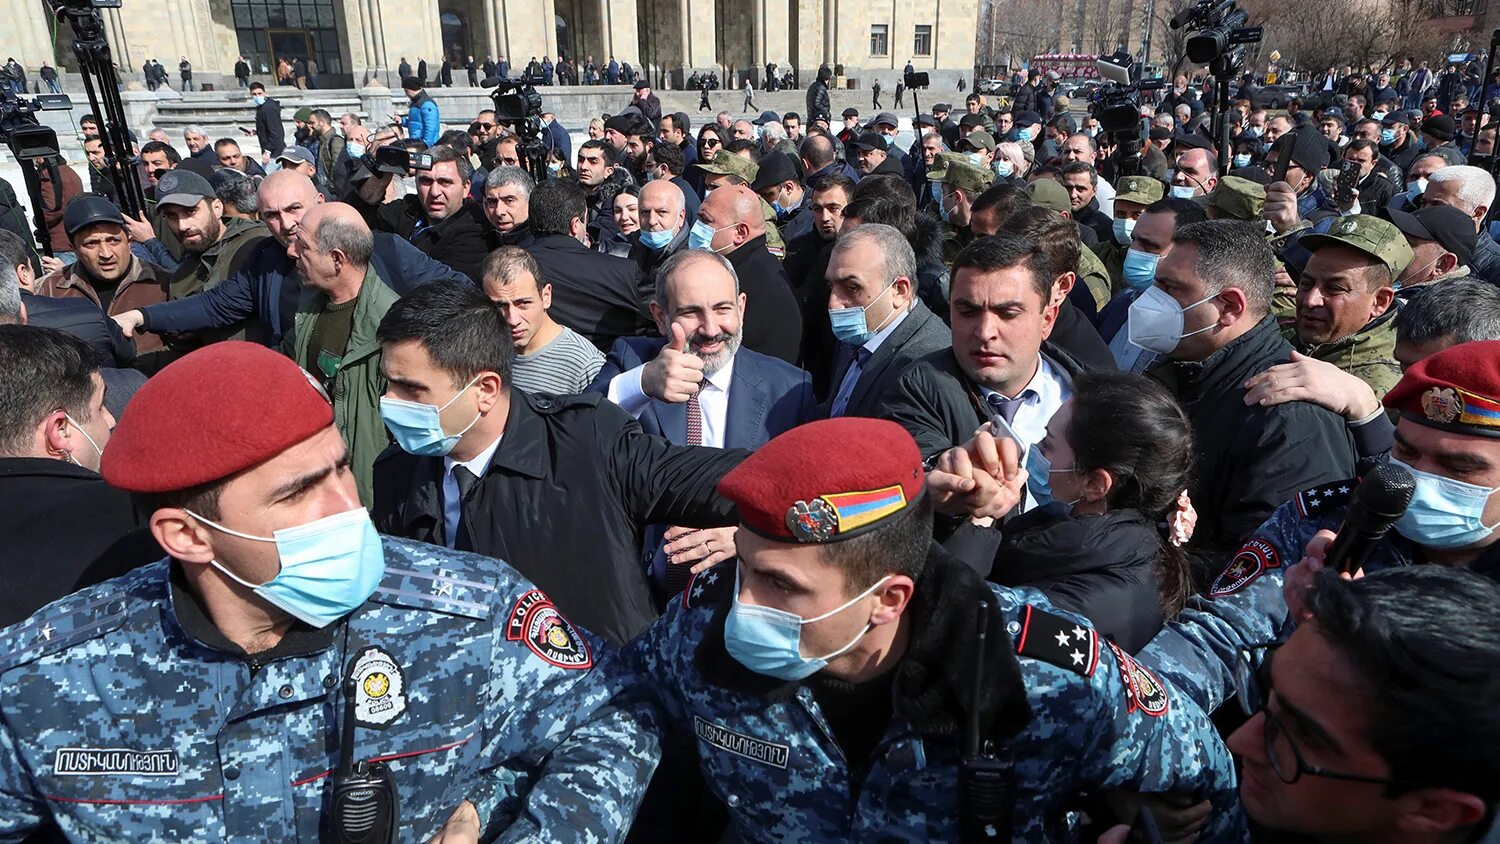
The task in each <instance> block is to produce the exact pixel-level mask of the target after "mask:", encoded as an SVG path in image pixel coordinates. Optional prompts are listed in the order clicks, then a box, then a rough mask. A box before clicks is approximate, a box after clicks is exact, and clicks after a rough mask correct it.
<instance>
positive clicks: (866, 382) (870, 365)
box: [821, 299, 953, 416]
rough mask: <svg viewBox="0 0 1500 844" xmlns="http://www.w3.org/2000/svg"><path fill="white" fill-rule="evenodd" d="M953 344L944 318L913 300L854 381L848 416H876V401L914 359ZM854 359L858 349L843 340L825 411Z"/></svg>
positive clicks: (831, 403)
mask: <svg viewBox="0 0 1500 844" xmlns="http://www.w3.org/2000/svg"><path fill="white" fill-rule="evenodd" d="M952 345H953V334H952V332H951V331H950V330H949V329H948V326H946V325H944V324H943V321H942V320H940V319H938V318H937V314H934V313H933V312H932V311H931V310H930V309H929V308H928V307H927V306H926V305H924V304H922V302H921V300H919V299H917V300H913V301H912V303H911V313H909V314H907V315H906V319H904V320H902V321H901V324H900V325H898V326H896V328H895V330H893V331H892V332H891V336H889V337H887V338H885V342H884V343H881V344H880V348H878V349H876V350H875V354H873V355H870V360H869V361H867V362H866V363H865V366H864V369H862V370H861V371H860V373H859V380H858V381H856V382H855V383H854V392H852V393H850V394H849V405H848V407H846V408H844V415H845V416H874V415H875V409H876V405H877V404H878V403H879V401H880V396H881V394H882V393H884V392H885V390H886V388H887V387H889V386H890V385H891V383H892V382H893V381H895V380H896V378H897V377H899V376H900V375H901V372H902V371H903V370H904V369H906V367H907V366H909V365H910V364H911V363H912V361H915V360H917V359H918V358H921V357H925V356H926V355H929V354H932V353H933V352H936V351H938V350H939V349H946V348H948V347H950V346H952ZM853 363H854V350H853V349H851V348H849V346H848V345H847V344H844V343H840V344H839V349H838V356H837V358H836V359H835V362H834V367H833V382H832V384H831V386H830V388H829V390H828V401H827V403H825V405H824V406H823V407H822V408H821V410H822V411H823V412H822V415H823V416H827V415H828V414H829V413H831V412H832V409H833V400H834V398H836V397H837V396H838V392H839V386H840V385H842V384H843V383H844V374H845V373H846V372H848V371H849V367H850V366H851V365H852V364H853Z"/></svg>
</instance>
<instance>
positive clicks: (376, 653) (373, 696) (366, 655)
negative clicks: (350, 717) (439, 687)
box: [350, 647, 406, 730]
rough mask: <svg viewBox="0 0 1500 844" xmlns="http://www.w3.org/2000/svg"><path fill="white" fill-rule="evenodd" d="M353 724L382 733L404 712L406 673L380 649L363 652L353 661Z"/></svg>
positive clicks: (372, 648) (373, 648)
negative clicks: (381, 731)
mask: <svg viewBox="0 0 1500 844" xmlns="http://www.w3.org/2000/svg"><path fill="white" fill-rule="evenodd" d="M350 674H351V676H353V677H354V682H355V687H354V723H355V724H356V725H358V726H361V727H369V728H373V729H377V730H383V729H385V728H386V727H387V726H389V725H390V724H391V722H393V721H395V720H396V719H397V718H399V717H401V713H403V712H405V711H406V672H405V671H404V670H403V669H402V668H401V666H400V664H398V663H397V662H396V660H395V658H393V657H392V656H391V655H390V654H388V653H386V652H385V651H383V650H381V649H380V648H375V647H370V648H365V649H364V650H363V651H361V652H360V654H359V658H358V659H356V660H354V668H353V670H352V671H351V672H350Z"/></svg>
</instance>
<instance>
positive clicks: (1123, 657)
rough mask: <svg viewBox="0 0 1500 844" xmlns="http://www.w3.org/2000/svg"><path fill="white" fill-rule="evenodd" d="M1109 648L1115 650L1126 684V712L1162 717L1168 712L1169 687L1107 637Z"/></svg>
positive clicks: (1123, 681) (1106, 642)
mask: <svg viewBox="0 0 1500 844" xmlns="http://www.w3.org/2000/svg"><path fill="white" fill-rule="evenodd" d="M1104 643H1105V644H1106V645H1109V649H1110V650H1111V651H1114V654H1115V661H1116V662H1118V663H1119V664H1120V681H1121V682H1122V683H1124V684H1125V700H1126V709H1125V711H1126V712H1135V711H1137V710H1139V711H1141V712H1144V713H1146V714H1147V715H1150V716H1152V717H1153V718H1155V717H1160V716H1162V715H1165V714H1167V709H1168V708H1170V706H1171V704H1170V702H1169V701H1168V700H1167V687H1166V686H1164V685H1162V682H1161V680H1159V679H1157V677H1156V675H1155V674H1153V673H1151V669H1149V668H1147V667H1146V666H1144V665H1141V664H1140V663H1139V662H1136V661H1135V658H1134V657H1132V656H1131V655H1130V654H1128V653H1125V651H1123V650H1121V649H1120V646H1119V645H1116V644H1115V643H1114V642H1111V641H1109V640H1108V639H1106V640H1105V641H1104Z"/></svg>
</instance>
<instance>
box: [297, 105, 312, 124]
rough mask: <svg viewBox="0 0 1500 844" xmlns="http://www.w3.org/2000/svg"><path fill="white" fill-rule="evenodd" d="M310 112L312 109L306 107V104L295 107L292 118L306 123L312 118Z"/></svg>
mask: <svg viewBox="0 0 1500 844" xmlns="http://www.w3.org/2000/svg"><path fill="white" fill-rule="evenodd" d="M312 113H313V110H312V109H310V108H308V107H307V106H303V107H302V108H299V109H297V111H296V113H295V114H293V115H292V119H293V120H300V121H302V122H303V123H306V122H307V121H309V120H312Z"/></svg>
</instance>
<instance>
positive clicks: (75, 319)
mask: <svg viewBox="0 0 1500 844" xmlns="http://www.w3.org/2000/svg"><path fill="white" fill-rule="evenodd" d="M21 306H22V307H24V308H25V309H26V324H27V325H37V326H41V327H42V328H56V329H57V330H58V331H61V332H63V333H65V334H71V335H73V336H74V337H77V338H78V339H80V340H82V341H83V342H85V343H87V344H88V345H89V347H90V348H92V349H93V350H94V351H95V352H96V353H97V354H98V355H99V359H100V360H101V361H103V362H104V365H106V366H115V367H119V366H129V365H130V363H131V361H133V360H135V344H134V343H132V342H131V341H130V340H129V339H128V338H127V337H125V335H124V334H121V333H120V327H119V326H118V325H116V324H115V321H114V320H112V319H110V318H109V317H107V316H105V315H104V312H103V311H101V310H99V306H98V305H95V304H94V303H93V302H91V301H89V300H88V299H82V298H76V299H75V298H62V297H57V296H35V295H33V294H30V293H26V292H24V291H22V293H21Z"/></svg>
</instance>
